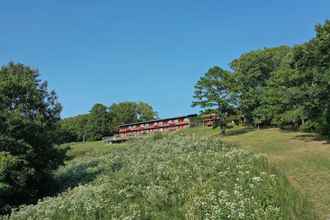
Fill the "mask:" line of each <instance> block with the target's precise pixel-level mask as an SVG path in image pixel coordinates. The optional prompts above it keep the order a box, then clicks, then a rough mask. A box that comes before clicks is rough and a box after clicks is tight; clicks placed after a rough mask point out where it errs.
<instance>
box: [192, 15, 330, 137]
mask: <svg viewBox="0 0 330 220" xmlns="http://www.w3.org/2000/svg"><path fill="white" fill-rule="evenodd" d="M315 31H316V36H315V37H314V38H313V39H312V40H310V41H308V42H306V43H304V44H301V45H297V46H294V47H292V48H290V47H288V46H280V47H275V48H265V49H260V50H256V51H251V52H248V53H245V54H243V55H241V56H240V57H239V58H238V59H235V60H233V61H232V62H231V69H232V70H233V73H232V74H231V78H234V79H233V80H229V81H231V82H232V84H231V85H230V86H226V83H225V82H226V81H227V80H225V79H223V76H220V75H219V76H218V78H216V77H214V74H215V72H219V73H217V74H220V73H222V74H224V73H225V72H226V71H225V70H221V69H219V68H212V69H210V71H209V73H208V74H209V75H210V76H209V79H207V76H203V77H202V78H201V79H200V80H199V81H198V82H197V84H196V86H195V95H194V98H195V99H197V102H194V105H200V106H202V107H210V105H214V104H213V103H212V102H215V103H217V98H218V99H219V98H220V100H221V99H222V98H221V96H220V95H219V94H221V93H222V92H224V93H223V94H224V95H226V94H230V93H229V92H228V91H237V94H238V97H239V99H238V104H239V105H238V107H239V109H240V111H241V114H242V116H243V117H244V121H245V123H246V124H247V125H252V126H255V127H258V128H259V127H266V126H277V127H280V128H290V129H292V128H293V129H302V130H306V131H317V132H319V133H322V134H324V135H328V136H330V124H329V121H330V110H329V109H330V102H329V100H330V56H329V54H330V21H326V22H325V23H324V24H323V25H317V26H316V28H315ZM212 72H213V76H212ZM219 86H220V87H219ZM236 89H237V90H236ZM217 92H218V93H219V94H217ZM225 97H227V98H231V95H228V96H225ZM208 101H212V102H211V103H209V102H208ZM222 101H223V102H224V103H226V102H229V103H230V102H231V101H230V100H227V101H226V100H222ZM224 103H221V104H222V106H226V104H224ZM218 106H221V105H220V104H218ZM220 112H221V110H220ZM221 113H222V115H225V113H224V112H221ZM222 118H224V117H222ZM223 124H224V123H223Z"/></svg>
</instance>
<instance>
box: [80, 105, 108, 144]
mask: <svg viewBox="0 0 330 220" xmlns="http://www.w3.org/2000/svg"><path fill="white" fill-rule="evenodd" d="M86 131H87V132H86V135H87V138H88V139H89V140H100V139H102V137H104V136H108V135H110V134H111V132H112V128H111V117H110V113H109V111H108V107H107V106H105V105H102V104H95V105H94V106H93V108H92V109H91V111H90V113H89V116H88V122H87V127H86Z"/></svg>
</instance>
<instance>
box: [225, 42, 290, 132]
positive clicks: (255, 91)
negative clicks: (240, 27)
mask: <svg viewBox="0 0 330 220" xmlns="http://www.w3.org/2000/svg"><path fill="white" fill-rule="evenodd" d="M289 51H290V48H289V47H286V46H282V47H277V48H269V49H262V50H256V51H251V52H248V53H246V54H243V55H241V56H240V57H239V58H238V59H235V60H234V61H232V63H231V68H232V69H233V70H234V74H235V77H236V79H237V83H238V88H239V94H240V108H241V111H242V113H243V115H244V118H245V121H246V123H248V124H253V125H257V126H259V125H260V124H270V122H271V118H272V111H271V109H270V108H269V107H271V106H269V105H267V104H268V103H267V100H265V99H263V96H264V92H265V88H266V86H267V82H268V80H269V79H270V78H271V77H272V75H273V73H274V72H275V71H276V70H277V69H279V68H280V67H281V66H282V64H283V62H284V60H285V59H286V55H287V54H288V52H289Z"/></svg>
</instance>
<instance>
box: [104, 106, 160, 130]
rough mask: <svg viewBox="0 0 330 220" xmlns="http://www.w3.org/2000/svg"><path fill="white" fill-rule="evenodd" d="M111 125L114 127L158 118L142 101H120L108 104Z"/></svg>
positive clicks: (150, 107)
mask: <svg viewBox="0 0 330 220" xmlns="http://www.w3.org/2000/svg"><path fill="white" fill-rule="evenodd" d="M110 113H111V116H112V123H113V126H114V127H115V128H116V127H117V126H119V125H120V124H129V123H136V122H142V121H149V120H153V119H156V118H158V115H157V112H155V111H154V110H153V108H152V106H150V105H149V104H147V103H144V102H121V103H118V104H117V103H114V104H112V105H111V106H110Z"/></svg>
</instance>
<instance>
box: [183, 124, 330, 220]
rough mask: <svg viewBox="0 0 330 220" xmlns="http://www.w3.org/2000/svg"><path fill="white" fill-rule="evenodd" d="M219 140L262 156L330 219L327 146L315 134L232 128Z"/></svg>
mask: <svg viewBox="0 0 330 220" xmlns="http://www.w3.org/2000/svg"><path fill="white" fill-rule="evenodd" d="M184 132H187V133H197V134H202V135H203V136H210V137H214V136H219V131H218V130H217V129H210V128H193V129H190V130H187V131H184ZM221 139H222V140H223V141H225V142H227V143H232V144H237V145H239V146H240V147H241V148H243V149H246V150H249V151H253V152H256V153H262V154H264V155H265V156H266V157H267V158H268V159H269V160H270V162H271V163H272V164H274V165H275V166H276V167H279V168H280V169H281V170H282V171H283V172H284V173H285V174H286V175H287V176H288V178H289V180H290V182H291V183H292V184H293V185H294V186H295V187H296V188H297V189H299V190H300V191H301V192H303V193H306V194H307V196H308V197H309V198H310V199H311V201H312V202H313V205H314V207H315V209H316V211H317V212H318V213H319V214H320V215H321V216H322V219H326V218H328V217H329V216H330V144H329V141H328V140H325V139H322V138H321V137H319V136H317V135H316V134H310V133H303V132H292V131H282V130H280V129H275V128H270V129H251V128H235V129H231V130H229V132H228V134H227V135H226V136H222V137H221Z"/></svg>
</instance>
